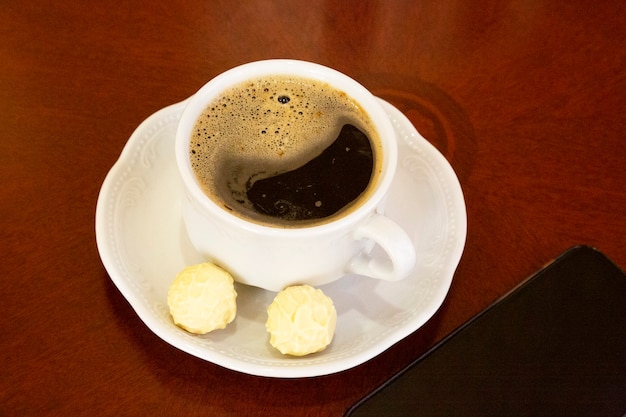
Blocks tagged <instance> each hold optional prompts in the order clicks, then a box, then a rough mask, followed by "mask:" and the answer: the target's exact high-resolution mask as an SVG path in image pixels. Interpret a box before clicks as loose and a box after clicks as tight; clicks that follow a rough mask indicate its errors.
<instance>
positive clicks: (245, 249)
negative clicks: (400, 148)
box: [175, 60, 415, 291]
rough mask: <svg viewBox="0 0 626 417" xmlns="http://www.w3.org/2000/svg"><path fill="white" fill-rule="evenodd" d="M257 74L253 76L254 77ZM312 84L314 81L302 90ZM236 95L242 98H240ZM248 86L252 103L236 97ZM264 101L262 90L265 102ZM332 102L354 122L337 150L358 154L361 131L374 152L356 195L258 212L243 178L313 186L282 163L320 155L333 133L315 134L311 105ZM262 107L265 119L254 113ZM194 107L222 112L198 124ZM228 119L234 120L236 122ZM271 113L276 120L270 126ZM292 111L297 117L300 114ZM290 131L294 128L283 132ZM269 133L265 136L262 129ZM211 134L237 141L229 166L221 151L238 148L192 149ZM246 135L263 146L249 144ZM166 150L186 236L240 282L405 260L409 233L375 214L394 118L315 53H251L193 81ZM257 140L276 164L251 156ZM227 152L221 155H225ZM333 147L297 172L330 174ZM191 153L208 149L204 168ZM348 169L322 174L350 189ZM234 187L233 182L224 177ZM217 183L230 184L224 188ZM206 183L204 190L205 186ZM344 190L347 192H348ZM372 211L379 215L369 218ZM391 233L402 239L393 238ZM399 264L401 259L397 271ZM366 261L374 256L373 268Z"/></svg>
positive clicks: (318, 280) (293, 278)
mask: <svg viewBox="0 0 626 417" xmlns="http://www.w3.org/2000/svg"><path fill="white" fill-rule="evenodd" d="M255 80H262V81H259V82H258V83H257V82H255ZM285 80H288V81H289V83H287V84H288V86H289V89H288V90H289V92H288V93H285V92H284V91H285V89H284V88H283V87H284V85H283V84H281V82H284V81H285ZM303 81H304V83H303ZM232 88H235V90H236V91H237V93H236V94H235V92H233V91H234V90H233V91H231V89H232ZM311 90H314V92H313V93H311ZM242 96H245V97H247V98H245V100H244V98H242ZM322 96H323V97H330V98H329V99H327V100H322V99H321V98H319V97H322ZM250 97H253V98H254V100H256V101H255V103H257V104H254V105H253V106H250V105H247V106H240V105H238V104H236V103H239V102H241V100H244V101H246V100H247V101H246V103H248V104H249V102H250V100H251V98H250ZM314 97H318V98H314ZM268 102H271V105H270V107H268V105H267V103H268ZM272 106H273V107H272ZM315 106H317V107H315ZM242 109H245V110H242ZM331 109H332V110H331ZM335 109H340V112H342V114H343V115H344V116H341V117H340V119H341V120H340V122H341V123H342V124H348V125H352V126H354V127H355V128H356V131H355V130H350V132H348V136H349V138H348V139H349V140H351V141H352V142H346V143H348V145H346V143H341V144H340V145H339V146H338V147H336V149H343V150H345V154H346V155H347V154H348V153H349V151H353V152H352V154H358V155H361V156H362V154H364V153H367V152H354V149H355V148H357V149H358V148H359V147H358V146H357V144H356V142H355V140H357V139H362V137H361V136H360V135H359V133H361V135H362V134H363V133H365V135H366V138H365V140H366V141H367V145H368V147H369V148H370V155H372V156H373V158H370V164H372V167H371V169H372V171H373V172H372V173H370V174H368V179H367V180H366V181H365V184H366V185H365V186H364V190H362V192H361V191H359V192H358V197H356V199H354V201H352V202H349V203H348V204H346V206H345V207H344V208H342V209H340V210H338V211H337V212H336V213H335V214H330V215H329V216H325V215H321V216H320V218H306V219H300V220H293V219H288V220H284V219H281V218H280V217H279V218H278V220H274V218H275V217H272V216H268V215H267V213H266V212H265V213H261V214H256V212H255V210H256V209H255V208H254V207H252V204H251V203H249V202H246V201H245V200H246V198H245V197H246V196H248V195H251V190H252V188H251V187H254V186H255V185H257V186H258V185H259V184H262V183H263V182H264V181H269V182H267V184H266V187H265V188H264V189H262V190H261V192H259V193H257V194H259V196H263V198H265V197H266V196H267V195H268V194H269V193H272V192H275V193H276V194H277V195H278V196H279V198H280V197H281V193H282V192H283V191H284V189H288V188H289V187H291V188H290V189H291V192H294V191H293V190H296V191H295V193H296V194H297V193H306V192H310V196H313V195H314V194H315V192H311V188H312V187H313V185H310V184H304V185H302V184H303V183H298V184H300V185H297V186H294V185H293V184H294V183H293V182H292V183H288V181H287V179H286V175H287V176H289V175H291V177H290V180H291V181H296V183H297V178H298V175H296V176H295V177H294V175H295V174H294V175H292V173H293V172H294V171H295V170H297V169H298V168H300V167H305V166H308V165H311V158H312V157H313V158H315V156H316V155H319V154H322V155H324V150H325V149H327V148H328V147H329V144H330V143H332V142H333V141H334V139H336V138H337V136H338V135H337V127H336V126H335V128H334V131H333V132H332V135H330V136H329V135H324V134H321V135H320V134H319V132H321V131H323V130H322V128H321V127H320V125H319V123H318V120H316V115H317V116H318V117H317V119H321V118H320V117H319V115H323V114H325V113H326V112H330V113H332V112H335ZM255 111H256V112H257V113H254V112H255ZM307 111H308V112H309V116H311V115H312V117H309V118H308V119H307V114H306V112H307ZM281 112H282V113H281ZM248 113H250V114H248ZM289 113H291V115H290V114H289ZM265 114H267V115H268V117H269V119H268V117H265V118H263V117H262V116H263V115H265ZM345 114H347V115H348V116H345ZM224 116H226V117H224ZM298 116H299V117H298ZM204 118H215V119H219V118H222V119H225V120H226V121H225V122H223V123H222V122H212V124H211V127H210V128H209V129H208V133H202V130H203V129H204V128H203V127H202V126H200V127H199V125H198V123H201V122H200V121H201V120H203V119H204ZM233 120H236V121H237V123H236V124H237V126H235V127H233ZM267 120H269V121H267ZM303 121H304V122H303ZM276 123H279V124H280V123H282V125H280V126H277V125H276ZM298 123H302V124H303V126H304V127H302V125H301V126H298V125H297V124H298ZM316 123H318V124H316ZM294 125H296V126H295V127H294ZM216 126H217V128H216ZM213 129H215V131H213ZM220 130H221V131H222V132H220ZM289 133H291V134H292V137H287V135H288V134H289ZM198 134H200V136H201V137H200V138H199V137H198V136H197V135H198ZM203 135H204V136H203ZM272 135H274V136H273V138H272V140H273V142H272V140H268V137H270V136H272ZM305 136H308V137H310V139H309V138H307V137H305ZM319 136H321V137H323V138H325V140H326V142H324V141H320V140H318V139H316V138H317V137H319ZM331 136H332V137H331ZM340 137H341V135H340ZM277 138H280V139H277ZM368 138H369V140H368ZM237 140H239V142H237ZM220 141H222V142H223V143H224V144H227V145H225V146H222V149H225V150H226V151H232V150H233V148H234V149H235V150H237V151H238V152H239V151H240V150H241V155H242V156H241V158H240V162H238V163H234V164H230V166H231V167H230V168H228V167H227V166H228V165H229V164H225V162H224V161H230V160H233V159H234V160H237V158H236V157H233V156H232V154H233V153H232V152H227V153H221V154H220V153H214V154H211V153H210V152H209V153H208V154H201V156H200V158H198V159H196V160H194V156H195V154H194V152H195V151H196V150H197V149H200V148H202V147H203V146H206V147H207V148H210V146H209V144H211V146H213V147H214V146H218V145H219V143H220ZM230 141H235V142H230ZM255 141H258V143H261V144H262V146H256V145H254V142H255ZM215 144H217V145H215ZM292 145H293V146H294V147H300V148H304V149H305V152H304V154H305V155H310V156H308V157H307V156H305V157H304V158H300V159H298V158H299V157H293V158H291V156H290V154H289V151H290V150H291V148H290V146H292ZM218 148H219V146H218ZM229 148H230V149H229ZM267 149H269V150H270V151H267ZM175 150H176V161H177V165H178V170H179V172H180V175H181V177H182V180H183V185H184V188H185V199H184V201H183V219H184V222H185V226H186V229H187V233H188V235H189V237H190V240H191V242H192V244H193V245H194V247H195V248H196V249H197V250H198V251H199V252H200V253H201V254H202V255H203V256H204V257H205V258H206V259H207V261H212V262H215V263H216V264H218V265H220V266H222V267H224V268H225V269H227V270H229V272H231V273H232V274H233V277H234V278H235V279H236V280H237V281H239V282H242V283H245V284H249V285H254V286H258V287H261V288H265V289H269V290H273V291H278V290H280V289H283V288H285V287H287V286H289V285H295V284H310V285H322V284H324V283H327V282H331V281H334V280H335V279H337V278H340V277H341V276H343V275H345V274H347V273H351V272H356V273H364V274H365V275H370V276H373V277H374V278H381V279H399V278H401V277H403V276H404V275H407V274H408V273H409V272H410V269H411V268H412V266H413V264H414V262H415V254H414V252H415V251H414V249H413V245H412V243H411V242H410V239H409V238H408V236H406V234H403V231H401V229H400V228H399V226H397V225H395V223H393V222H391V221H390V220H389V219H387V218H386V217H384V216H382V215H381V212H382V204H383V200H384V197H385V195H386V192H387V190H388V188H389V186H390V184H391V181H392V180H393V175H394V173H395V168H396V162H397V145H396V141H395V133H394V130H393V127H392V125H391V122H390V121H389V119H388V117H387V115H386V113H385V112H384V110H383V109H382V107H381V106H380V104H379V103H378V102H377V100H376V99H375V97H374V96H373V95H372V94H371V93H370V92H369V91H367V90H366V89H365V88H364V87H363V86H361V85H360V84H358V83H357V82H356V81H354V80H352V79H351V78H349V77H347V76H346V75H344V74H342V73H339V72H337V71H335V70H333V69H330V68H327V67H323V66H321V65H318V64H313V63H309V62H303V61H294V60H269V61H259V62H253V63H250V64H245V65H242V66H239V67H236V68H233V69H231V70H229V71H226V72H225V73H222V74H221V75H219V76H217V77H216V78H214V79H213V80H211V81H210V82H209V83H207V84H206V85H205V86H203V87H202V88H201V89H200V90H199V91H198V92H197V93H196V94H195V95H194V96H193V97H192V98H191V99H190V100H189V102H188V104H187V107H186V108H185V110H184V112H183V115H182V117H181V119H180V122H179V125H178V129H177V132H176V149H175ZM209 151H210V149H209ZM264 152H266V153H271V154H273V155H280V156H278V157H274V158H275V159H276V161H277V164H278V165H281V164H282V165H281V166H279V167H278V168H273V170H272V171H270V170H268V169H267V168H259V167H258V166H255V163H256V162H255V161H257V160H259V159H260V158H259V155H260V154H263V153H264ZM227 154H230V155H231V156H228V157H225V156H224V155H227ZM340 154H343V153H342V152H340ZM311 155H312V157H311ZM341 156H342V155H339V154H337V155H334V156H333V155H330V156H329V157H327V158H326V159H325V160H324V162H322V163H321V164H317V165H315V164H314V165H312V166H311V167H310V168H309V170H308V174H307V175H311V174H312V175H314V176H315V177H316V178H318V179H319V180H320V181H323V180H325V179H328V178H329V175H327V174H328V173H329V172H330V171H331V168H332V162H336V161H337V160H339V159H338V158H339V157H341ZM272 157H273V156H272ZM361 160H363V159H362V158H361ZM192 161H193V162H192ZM198 161H206V162H205V166H206V167H207V168H208V170H209V174H208V177H209V179H208V180H206V179H204V180H203V179H199V177H200V176H199V175H198V171H199V169H195V170H194V167H193V166H192V165H193V164H198V163H199V162H198ZM285 161H286V162H285ZM325 164H326V165H325ZM329 164H330V165H329ZM225 167H226V168H225ZM233 167H234V168H233ZM286 167H287V168H286ZM289 167H291V168H289ZM300 169H304V168H300ZM285 172H287V173H288V174H285ZM339 172H342V171H339ZM225 173H228V175H224V174H225ZM353 173H354V174H355V175H356V171H355V170H354V169H348V170H347V172H346V170H343V173H342V174H340V175H341V176H340V177H339V180H337V179H330V180H327V183H329V184H330V185H331V186H332V185H336V184H338V183H339V182H341V181H340V180H341V179H343V180H346V181H343V183H344V184H346V185H345V186H346V187H348V188H346V189H340V192H339V193H338V194H339V195H340V196H343V195H348V194H349V191H346V190H349V188H350V186H351V181H350V180H351V179H354V178H356V177H355V175H353ZM224 177H226V179H222V180H221V181H220V182H218V181H215V178H224ZM346 177H348V178H346ZM294 178H296V179H294ZM229 181H230V183H231V184H230V185H229V187H224V186H223V185H222V186H220V187H214V188H213V189H211V188H210V187H211V185H209V186H207V183H211V182H212V183H214V184H226V183H228V182H229ZM271 181H274V182H271ZM286 181H287V182H286ZM355 181H356V180H355ZM201 183H202V184H201ZM309 183H310V181H309ZM232 184H234V186H232ZM237 187H239V188H238V189H237V190H236V191H235V192H233V191H232V189H236V188H237ZM298 187H300V188H299V189H298ZM207 188H209V190H207ZM224 188H228V189H229V191H227V192H224ZM252 191H253V190H252ZM237 192H239V194H237ZM207 194H208V195H214V196H213V197H209V196H208V195H207ZM215 195H217V197H215ZM310 196H309V197H310ZM309 197H307V198H309ZM347 198H348V200H351V199H352V198H351V197H350V196H348V197H347ZM305 200H306V199H305ZM272 201H273V200H272ZM307 201H308V200H307ZM311 201H312V204H313V206H311V205H309V207H310V208H312V209H313V210H312V211H314V210H315V209H316V208H320V206H322V205H323V201H324V199H322V198H320V199H319V200H315V199H313V200H311ZM270 205H271V204H270ZM257 211H258V210H257ZM377 218H382V219H384V220H380V219H379V220H375V221H374V220H372V219H377ZM383 223H384V224H383ZM365 225H368V226H365ZM369 229H371V230H369ZM366 230H367V231H366ZM390 240H396V241H398V242H400V243H393V244H392V243H389V241H390ZM373 243H378V244H379V246H381V247H382V248H383V249H384V252H386V254H387V255H388V258H387V259H384V260H380V261H375V260H371V259H367V257H368V256H367V251H368V250H369V249H371V248H372V247H373V246H374V244H373ZM398 246H403V249H402V250H398V248H397V247H398ZM407 253H412V256H411V255H408V258H409V259H408V260H406V259H405V261H403V265H404V266H403V267H402V271H399V270H398V267H397V265H394V264H397V263H398V258H407ZM358 259H361V261H359V260H358ZM364 263H365V264H368V265H369V264H374V265H369V266H368V268H365V269H364V268H360V270H359V268H358V267H357V268H356V269H355V267H354V264H364ZM408 264H411V267H410V268H408V269H409V270H408V271H407V270H406V269H407V266H406V265H408ZM371 266H375V268H374V269H373V270H372V268H371ZM366 269H367V270H366ZM377 271H378V272H377ZM381 271H383V272H385V273H381ZM376 275H379V276H376ZM380 275H383V276H380ZM385 275H386V276H387V277H385ZM391 276H393V277H391Z"/></svg>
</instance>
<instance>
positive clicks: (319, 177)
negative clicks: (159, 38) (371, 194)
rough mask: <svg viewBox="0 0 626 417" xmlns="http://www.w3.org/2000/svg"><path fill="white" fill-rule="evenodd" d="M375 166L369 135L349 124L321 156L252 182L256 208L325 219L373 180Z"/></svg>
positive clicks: (250, 195) (250, 197)
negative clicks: (281, 172)
mask: <svg viewBox="0 0 626 417" xmlns="http://www.w3.org/2000/svg"><path fill="white" fill-rule="evenodd" d="M373 166H374V160H373V152H372V147H371V145H370V142H369V139H368V138H367V136H366V135H365V134H364V133H363V132H361V131H360V130H359V129H357V128H356V127H354V126H352V125H345V126H343V128H342V129H341V132H340V133H339V136H338V137H337V139H336V140H335V141H334V142H333V143H332V144H331V145H330V146H329V147H328V148H326V149H325V150H324V151H323V152H322V153H321V154H320V155H319V156H317V157H315V158H313V159H312V160H311V161H309V162H307V163H306V164H305V165H303V166H301V167H299V168H296V169H295V170H293V171H289V172H285V173H283V174H279V175H276V176H273V177H269V178H264V179H260V180H257V181H255V182H254V183H252V184H250V186H249V188H248V190H247V192H246V195H247V197H248V200H249V201H250V202H251V203H252V205H253V206H254V208H255V210H257V211H258V212H259V213H263V214H266V215H268V216H273V217H279V218H281V219H285V220H312V219H322V218H324V217H327V216H330V215H332V214H335V213H336V212H338V211H339V210H341V209H342V208H344V207H345V206H347V205H348V204H350V203H351V202H352V201H353V200H355V199H356V198H357V197H358V196H359V195H361V193H363V191H365V189H366V188H367V185H368V184H369V182H370V178H371V176H372V168H373Z"/></svg>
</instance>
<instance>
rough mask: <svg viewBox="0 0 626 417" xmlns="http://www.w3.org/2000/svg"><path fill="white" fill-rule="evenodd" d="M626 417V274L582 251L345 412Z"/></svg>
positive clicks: (558, 263) (557, 263)
mask: <svg viewBox="0 0 626 417" xmlns="http://www.w3.org/2000/svg"><path fill="white" fill-rule="evenodd" d="M512 415H515V416H594V417H597V416H616V417H622V416H626V276H625V275H624V272H623V271H621V270H620V269H619V268H618V267H617V266H616V265H614V264H613V263H612V262H611V261H610V260H609V259H608V258H607V257H606V256H605V255H603V254H602V253H601V252H599V251H597V250H595V249H592V248H590V247H586V246H577V247H574V248H572V249H570V250H568V251H566V252H565V253H563V254H562V255H560V256H559V257H558V258H556V259H555V260H554V261H552V262H551V263H550V264H548V265H546V266H545V267H544V268H543V269H541V270H540V271H539V272H537V273H536V274H534V275H533V276H531V277H530V278H528V279H527V280H525V281H524V282H523V283H522V284H520V285H519V286H518V287H517V288H515V289H514V290H513V291H512V292H510V293H509V294H508V295H506V296H505V297H503V298H501V299H500V300H498V301H496V302H495V303H494V304H493V305H491V306H490V307H488V308H487V309H485V310H484V311H483V312H481V313H480V314H478V315H477V316H476V317H474V318H472V319H471V320H469V321H468V322H467V323H466V324H464V325H462V326H461V327H460V328H459V329H458V330H456V331H455V332H453V333H452V334H451V335H450V336H448V337H446V338H445V339H444V340H443V341H442V342H440V343H439V344H437V345H436V346H435V347H433V348H432V349H431V350H430V351H429V352H427V353H426V354H424V355H423V356H422V357H420V358H418V359H417V360H416V361H415V362H414V363H412V364H411V365H409V366H408V367H407V368H406V369H405V370H403V371H401V372H400V373H399V374H398V375H396V376H395V377H393V378H391V379H390V380H389V381H388V382H386V383H384V384H383V385H382V386H380V387H379V388H377V389H376V390H375V391H373V392H372V393H370V394H369V395H367V396H366V397H365V398H364V399H362V400H361V401H359V402H358V403H357V404H355V405H354V406H353V407H351V408H350V410H348V412H347V414H346V416H352V417H360V416H512Z"/></svg>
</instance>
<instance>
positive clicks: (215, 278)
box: [167, 262, 237, 334]
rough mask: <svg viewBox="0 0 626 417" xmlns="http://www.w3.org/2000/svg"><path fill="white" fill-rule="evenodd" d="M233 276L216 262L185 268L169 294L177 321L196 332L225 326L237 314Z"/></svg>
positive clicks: (171, 309)
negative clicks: (215, 263)
mask: <svg viewBox="0 0 626 417" xmlns="http://www.w3.org/2000/svg"><path fill="white" fill-rule="evenodd" d="M236 298H237V293H236V291H235V288H234V283H233V278H232V276H231V275H230V274H229V273H228V272H226V271H225V270H223V269H222V268H220V267H218V266H217V265H214V264H212V263H208V262H207V263H202V264H197V265H193V266H189V267H187V268H185V269H183V270H182V271H181V272H180V273H179V274H178V275H177V276H176V278H175V279H174V281H173V282H172V284H171V285H170V287H169V291H168V294H167V304H168V306H169V309H170V314H171V315H172V318H173V319H174V323H176V325H178V326H180V327H182V328H183V329H185V330H187V331H189V332H191V333H196V334H204V333H208V332H210V331H213V330H216V329H223V328H224V327H226V325H227V324H228V323H230V322H231V321H233V320H234V319H235V315H236V314H237V304H236Z"/></svg>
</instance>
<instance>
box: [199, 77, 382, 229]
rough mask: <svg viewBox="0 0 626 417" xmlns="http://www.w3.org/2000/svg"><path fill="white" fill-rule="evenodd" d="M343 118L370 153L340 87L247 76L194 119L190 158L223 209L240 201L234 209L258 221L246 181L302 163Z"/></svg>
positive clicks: (354, 107) (362, 121) (369, 129)
mask: <svg viewBox="0 0 626 417" xmlns="http://www.w3.org/2000/svg"><path fill="white" fill-rule="evenodd" d="M346 123H350V124H353V125H355V126H356V127H357V128H359V129H360V130H362V131H363V132H366V134H367V136H368V137H369V138H370V141H371V142H372V146H373V147H374V152H375V154H376V153H378V149H376V148H377V147H378V146H380V145H376V144H377V143H379V141H378V139H377V138H376V137H375V135H376V133H375V129H374V128H373V126H372V124H371V121H370V119H369V117H368V116H367V114H366V113H365V112H364V111H363V110H362V109H361V108H360V106H358V104H356V103H355V102H354V101H353V100H352V99H351V98H350V97H348V96H347V95H346V94H345V93H344V92H343V91H340V90H337V89H336V88H334V87H331V86H329V85H328V84H326V83H324V82H321V81H318V80H313V79H308V78H298V77H287V76H270V77H264V78H258V79H253V80H250V81H247V82H244V83H241V84H240V85H237V86H235V87H232V88H230V89H229V90H226V91H225V92H224V93H222V94H221V95H220V96H219V97H217V98H215V99H214V100H213V102H212V103H210V104H209V105H208V106H207V107H206V108H205V109H204V111H203V112H202V114H201V116H200V117H199V118H198V119H197V120H196V123H195V126H194V129H193V131H192V138H191V140H190V159H191V165H192V168H193V171H194V172H195V174H196V177H197V179H198V182H199V183H200V184H201V187H202V188H203V190H204V192H205V194H207V195H208V196H209V197H210V198H212V199H213V200H214V201H216V202H217V203H218V204H221V205H223V206H225V207H226V208H228V209H234V208H235V207H237V205H238V206H239V207H241V206H242V205H243V206H244V207H246V208H247V210H246V212H245V213H242V214H244V215H245V216H248V217H252V218H256V220H261V219H259V218H258V215H257V214H255V212H254V209H253V208H252V205H251V203H250V202H249V201H248V200H247V198H246V190H247V189H248V188H249V186H250V185H251V184H252V183H253V182H254V181H256V180H258V179H262V178H267V177H270V176H273V175H277V174H280V173H283V172H287V171H290V170H293V169H296V168H298V167H299V166H302V165H304V164H305V163H306V162H308V161H309V160H310V159H312V158H313V157H315V156H316V155H319V154H320V153H321V152H322V151H323V150H324V149H325V148H327V147H328V146H329V145H330V144H331V143H332V142H333V141H334V140H335V139H336V138H337V135H338V134H339V131H340V130H341V127H342V126H343V125H344V124H346ZM375 159H376V158H375ZM374 169H375V170H377V169H379V167H377V166H375V167H374ZM236 211H237V212H241V211H240V210H236ZM272 223H275V221H272Z"/></svg>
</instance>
